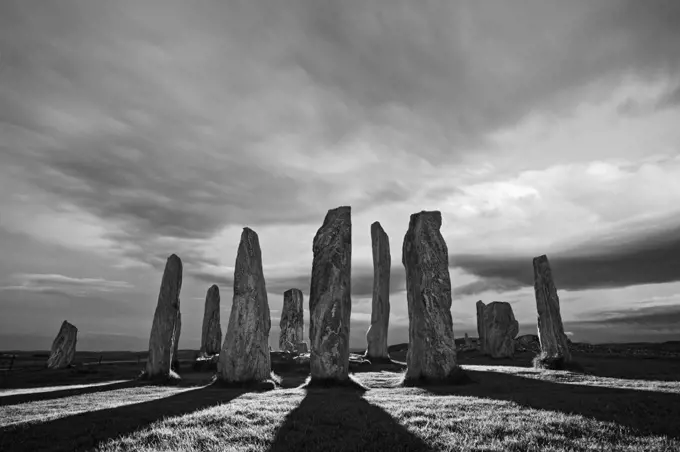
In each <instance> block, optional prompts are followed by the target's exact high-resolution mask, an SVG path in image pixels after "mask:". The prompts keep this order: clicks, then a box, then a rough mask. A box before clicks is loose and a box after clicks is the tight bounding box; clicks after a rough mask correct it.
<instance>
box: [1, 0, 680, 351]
mask: <svg viewBox="0 0 680 452" xmlns="http://www.w3.org/2000/svg"><path fill="white" fill-rule="evenodd" d="M679 124H680V3H678V2H676V1H672V0H669V1H660V0H659V1H656V0H653V1H648V2H640V1H636V0H630V1H624V0H621V1H619V0H602V1H598V2H593V1H585V0H584V1H570V2H561V1H557V0H556V1H551V2H547V1H544V0H535V1H519V0H518V1H515V2H473V1H465V2H462V1H461V2H454V1H448V0H447V1H428V2H412V1H406V0H404V1H397V0H371V1H366V0H361V1H359V0H356V1H342V2H340V1H330V0H304V1H303V0H299V1H297V0H277V1H265V0H262V1H252V0H241V1H239V0H229V1H217V0H215V1H207V0H206V1H196V2H185V1H179V0H176V1H169V0H163V1H161V0H158V1H147V0H145V1H123V0H119V1H115V2H114V1H107V2H105V1H103V0H101V1H100V0H94V1H93V0H78V1H76V0H63V1H60V2H50V1H33V2H27V1H23V0H4V1H2V2H0V310H1V312H2V315H0V349H47V348H49V347H50V345H51V342H52V339H53V338H54V335H55V334H56V333H57V331H58V329H59V326H60V324H61V322H62V321H63V320H64V319H68V320H69V321H70V322H72V323H74V324H75V325H76V326H77V327H78V329H79V333H78V347H79V349H81V350H87V349H90V350H98V349H103V350H116V349H118V350H120V349H127V350H144V349H145V348H146V347H147V346H148V338H149V330H150V327H151V322H152V318H153V312H154V309H155V305H156V301H157V296H158V289H159V286H160V281H161V275H162V270H163V266H164V264H165V260H166V258H167V257H168V256H169V255H170V254H172V253H176V254H177V255H179V256H180V257H181V259H182V261H183V263H184V282H183V286H182V294H181V310H182V315H183V319H182V320H183V321H182V328H183V330H182V336H181V339H180V348H198V346H199V342H200V333H201V332H200V328H201V323H202V316H203V308H204V300H205V294H206V291H207V289H208V287H209V286H210V285H211V284H213V283H215V284H218V285H219V288H220V292H221V295H222V325H223V328H226V325H227V320H228V316H229V312H230V307H231V296H232V294H233V292H232V290H233V289H232V286H231V281H232V279H233V267H234V261H235V258H236V251H237V247H238V241H239V238H240V234H241V231H242V228H243V227H244V226H248V227H250V228H252V229H253V230H255V231H256V232H257V233H258V234H259V237H260V243H261V246H262V258H263V264H264V270H265V277H266V280H267V289H268V293H269V304H270V307H271V313H272V331H271V335H270V342H271V343H272V344H276V343H277V342H278V333H279V330H278V323H279V317H280V309H281V306H282V302H283V292H284V291H285V290H286V289H289V288H291V287H297V288H300V289H301V290H302V291H303V293H304V295H305V305H306V306H307V303H308V299H307V296H308V294H309V282H310V275H311V262H312V239H313V237H314V234H315V233H316V230H317V229H318V228H319V226H320V225H321V223H322V221H323V218H324V216H325V214H326V212H327V210H328V209H331V208H335V207H337V206H341V205H351V206H352V223H353V237H352V240H353V251H352V253H353V262H352V266H353V268H352V284H353V287H352V289H353V298H352V325H351V336H352V346H353V347H362V346H365V332H366V329H367V326H368V323H369V319H370V304H371V300H370V297H371V286H372V278H373V270H372V258H371V243H370V225H371V223H372V222H374V221H380V223H381V224H382V225H383V227H384V229H385V231H386V232H387V234H388V235H389V237H390V241H391V249H392V294H391V305H392V309H391V318H390V333H389V334H390V339H389V342H390V343H398V342H405V341H407V323H408V316H407V310H406V298H405V292H404V289H405V285H404V268H403V266H402V264H401V247H402V241H403V237H404V233H405V232H406V229H407V227H408V220H409V215H410V214H411V213H414V212H418V211H421V210H440V211H441V212H442V216H443V222H444V223H443V226H442V234H443V235H444V237H445V239H446V241H447V243H448V247H449V253H450V256H449V259H450V272H451V279H452V286H453V287H454V299H453V306H452V312H453V318H454V333H455V335H456V337H460V336H462V335H463V334H464V333H465V332H468V333H470V334H471V335H475V336H476V326H475V312H476V311H475V302H476V301H477V300H480V299H481V300H483V301H485V302H491V301H508V302H510V303H512V306H513V309H514V312H515V316H516V317H517V319H518V320H519V322H520V334H526V333H535V332H536V305H535V299H534V294H533V281H532V268H531V259H532V258H533V257H534V256H538V255H540V254H547V255H548V257H549V259H550V261H551V263H552V266H553V272H554V277H555V282H556V285H557V287H558V291H559V295H560V300H561V310H562V317H563V319H564V321H565V329H566V330H567V331H569V334H570V335H571V336H572V340H575V341H590V342H615V341H665V340H678V339H680V202H679V201H680V126H678V125H679ZM305 317H306V318H308V315H307V313H305ZM307 331H308V330H306V331H305V332H306V333H307Z"/></svg>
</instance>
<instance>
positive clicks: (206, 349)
mask: <svg viewBox="0 0 680 452" xmlns="http://www.w3.org/2000/svg"><path fill="white" fill-rule="evenodd" d="M221 346H222V327H221V325H220V289H219V287H217V286H216V285H215V284H213V285H212V286H210V288H209V289H208V293H206V295H205V310H204V312H203V329H202V331H201V350H200V353H201V354H202V355H208V356H211V355H216V354H218V353H219V352H220V347H221Z"/></svg>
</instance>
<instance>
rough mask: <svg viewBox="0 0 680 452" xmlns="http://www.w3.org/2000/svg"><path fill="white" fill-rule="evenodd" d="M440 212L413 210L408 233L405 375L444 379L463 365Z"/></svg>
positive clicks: (404, 258) (414, 378)
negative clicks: (455, 333) (459, 358)
mask: <svg viewBox="0 0 680 452" xmlns="http://www.w3.org/2000/svg"><path fill="white" fill-rule="evenodd" d="M441 224H442V216H441V213H440V212H438V211H433V212H426V211H422V212H420V213H415V214H413V215H411V220H410V222H409V227H408V231H407V232H406V235H405V236H404V246H403V250H402V263H403V264H404V268H405V269H406V295H407V300H408V314H409V348H408V352H407V354H406V364H407V370H406V380H407V381H408V380H411V381H417V380H423V379H424V380H444V379H449V378H450V377H453V376H454V374H455V373H456V372H457V371H459V370H460V368H459V367H458V365H457V362H456V344H455V342H454V338H453V319H452V317H451V280H450V277H449V253H448V248H447V246H446V243H445V242H444V238H443V237H442V235H441V233H440V232H439V228H440V227H441Z"/></svg>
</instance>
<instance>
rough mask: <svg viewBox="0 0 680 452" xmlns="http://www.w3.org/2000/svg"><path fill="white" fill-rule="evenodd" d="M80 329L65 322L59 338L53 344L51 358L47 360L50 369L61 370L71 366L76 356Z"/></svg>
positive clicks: (60, 329)
mask: <svg viewBox="0 0 680 452" xmlns="http://www.w3.org/2000/svg"><path fill="white" fill-rule="evenodd" d="M77 336H78V328H76V327H75V326H73V325H72V324H70V323H68V321H66V320H64V321H63V322H62V324H61V328H59V333H57V337H55V338H54V341H53V342H52V350H51V353H50V357H49V358H48V359H47V367H48V368H49V369H61V368H64V367H67V366H69V365H70V364H71V363H72V362H73V358H75V356H76V341H77V340H78V337H77Z"/></svg>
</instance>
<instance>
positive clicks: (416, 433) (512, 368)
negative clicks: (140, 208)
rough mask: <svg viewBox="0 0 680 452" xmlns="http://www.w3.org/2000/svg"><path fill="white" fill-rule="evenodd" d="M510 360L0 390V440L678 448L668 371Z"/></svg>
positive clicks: (39, 445) (127, 446)
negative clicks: (251, 382)
mask: <svg viewBox="0 0 680 452" xmlns="http://www.w3.org/2000/svg"><path fill="white" fill-rule="evenodd" d="M511 364H512V363H503V364H502V365H489V364H468V363H466V362H463V368H464V370H465V372H466V374H467V375H468V376H469V378H470V380H471V381H470V382H469V383H468V384H465V385H449V386H446V385H438V386H425V387H417V386H416V387H404V386H403V384H402V382H403V377H404V374H403V372H393V371H370V370H369V371H365V372H359V373H355V374H354V375H353V379H354V380H355V381H356V382H357V383H358V384H357V385H352V386H349V387H334V386H332V385H331V386H326V385H320V386H316V385H305V382H306V381H307V379H306V375H304V374H301V373H299V372H290V373H280V374H279V375H278V376H276V378H277V381H278V383H279V385H278V386H279V388H277V389H274V390H269V391H261V390H253V389H248V388H224V387H220V386H218V385H215V384H212V375H211V374H209V373H196V374H191V373H185V374H182V383H181V384H179V385H172V386H167V385H156V384H153V383H151V382H142V381H136V380H131V381H127V382H117V383H114V384H111V385H101V384H99V385H93V386H92V387H90V388H85V387H83V385H80V386H78V387H76V388H74V389H68V388H67V387H61V388H59V390H58V391H53V392H50V391H44V392H40V393H35V394H30V393H26V392H17V391H14V392H12V393H9V392H8V393H5V394H2V393H0V450H3V451H11V450H45V451H61V450H96V451H100V452H113V451H305V450H324V451H340V450H348V451H349V450H352V451H373V450H375V451H377V450H387V451H390V452H396V451H407V450H413V451H563V450H564V451H593V450H610V451H613V450H616V451H628V452H640V451H676V450H680V430H679V429H678V428H677V419H680V381H658V380H646V379H635V378H612V377H608V376H598V375H596V374H594V373H590V374H584V373H576V372H569V371H563V370H540V369H534V368H532V367H530V362H529V363H526V364H527V365H522V366H520V365H511ZM515 364H518V363H515ZM638 365H644V361H643V360H641V361H640V362H639V363H638Z"/></svg>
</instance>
